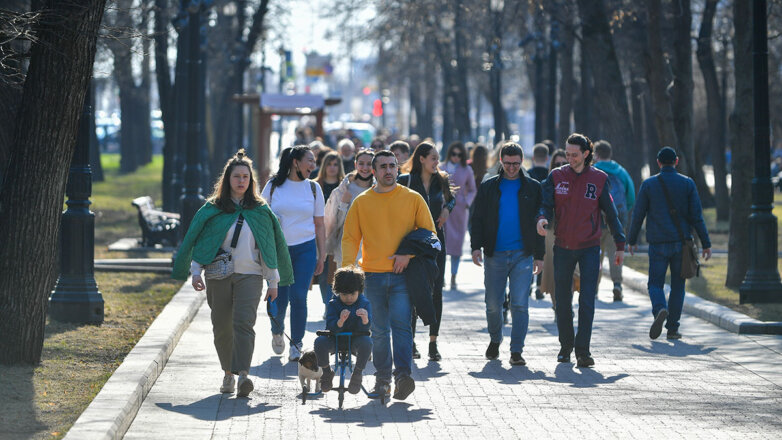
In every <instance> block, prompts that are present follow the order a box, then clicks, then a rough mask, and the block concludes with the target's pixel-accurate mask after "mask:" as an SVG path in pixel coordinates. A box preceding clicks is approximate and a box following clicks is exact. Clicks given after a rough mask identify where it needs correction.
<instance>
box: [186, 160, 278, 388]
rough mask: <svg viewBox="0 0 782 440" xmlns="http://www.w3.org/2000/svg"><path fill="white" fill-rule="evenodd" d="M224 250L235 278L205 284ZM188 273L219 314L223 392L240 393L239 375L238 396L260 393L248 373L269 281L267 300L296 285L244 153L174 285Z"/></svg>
mask: <svg viewBox="0 0 782 440" xmlns="http://www.w3.org/2000/svg"><path fill="white" fill-rule="evenodd" d="M237 229H238V231H239V232H238V233H236V231H237ZM234 243H235V246H233V244H234ZM221 249H222V250H223V251H230V252H231V259H232V261H233V264H234V271H233V274H231V275H229V276H228V277H227V278H223V279H209V278H207V280H206V285H204V281H203V279H202V277H201V270H202V269H203V267H204V266H206V265H208V264H210V263H211V262H212V261H213V260H214V259H215V256H216V255H217V254H218V252H219V251H220V250H221ZM188 269H189V272H190V274H191V275H192V277H193V278H192V283H193V287H194V288H195V290H198V291H201V290H204V289H206V299H207V302H208V304H209V308H210V309H212V331H213V333H214V344H215V348H216V349H217V356H218V358H219V359H220V366H221V367H222V369H223V371H224V372H225V376H224V377H223V384H222V386H221V387H220V392H222V393H233V392H234V391H235V390H236V385H237V382H236V380H235V378H234V375H235V374H238V375H239V381H238V387H239V391H238V392H237V395H238V396H240V397H245V396H247V395H249V394H250V392H251V391H252V390H253V383H252V381H251V380H250V379H249V378H248V377H247V374H248V372H249V370H250V362H251V360H252V354H253V348H254V347H255V330H254V329H253V327H254V326H255V317H256V314H257V310H258V304H259V302H260V299H261V293H262V291H263V279H264V278H265V279H266V281H267V283H268V289H267V291H266V297H264V300H269V301H273V300H274V299H275V298H276V297H277V286H278V285H281V286H287V285H290V284H293V270H292V268H291V260H290V256H289V255H288V245H287V244H286V243H285V237H284V236H283V233H282V229H281V228H280V224H279V223H278V221H277V217H275V215H274V214H273V213H272V211H271V209H269V205H268V204H267V203H266V202H265V201H264V200H263V198H261V196H260V194H259V193H258V187H257V185H256V180H255V178H254V175H253V171H252V161H251V160H250V159H248V158H247V157H246V156H245V153H244V150H243V149H241V150H239V152H237V153H236V155H235V156H234V157H232V158H231V159H229V160H228V162H227V163H226V164H225V168H224V169H223V177H222V178H221V179H219V180H218V181H217V183H216V184H215V187H214V191H213V192H212V195H211V196H210V197H209V199H207V202H206V203H205V204H204V206H202V207H201V209H199V210H198V212H197V213H196V215H195V217H194V218H193V220H192V222H191V223H190V228H189V229H188V230H187V234H186V235H185V238H184V240H182V244H181V246H180V247H179V252H178V253H177V257H176V260H175V261H174V272H173V276H174V278H176V279H181V280H185V279H187V275H188Z"/></svg>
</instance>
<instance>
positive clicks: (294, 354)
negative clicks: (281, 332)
mask: <svg viewBox="0 0 782 440" xmlns="http://www.w3.org/2000/svg"><path fill="white" fill-rule="evenodd" d="M301 349H302V344H301V342H299V343H298V344H291V349H290V350H289V351H288V360H289V361H291V362H295V361H298V360H299V358H301Z"/></svg>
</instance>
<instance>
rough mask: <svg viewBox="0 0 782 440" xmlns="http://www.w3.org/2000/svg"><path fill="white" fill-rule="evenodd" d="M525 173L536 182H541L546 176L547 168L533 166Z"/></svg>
mask: <svg viewBox="0 0 782 440" xmlns="http://www.w3.org/2000/svg"><path fill="white" fill-rule="evenodd" d="M527 174H529V176H530V177H532V178H533V179H535V180H537V181H538V182H543V181H544V180H546V177H548V168H546V167H539V166H534V167H532V168H530V169H528V170H527Z"/></svg>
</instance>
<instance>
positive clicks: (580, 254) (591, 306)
mask: <svg viewBox="0 0 782 440" xmlns="http://www.w3.org/2000/svg"><path fill="white" fill-rule="evenodd" d="M566 143H567V146H566V147H565V156H566V157H567V160H568V166H564V167H560V168H557V169H555V170H553V171H552V172H551V174H550V175H549V177H548V178H547V179H546V180H545V181H544V182H543V204H542V206H541V208H540V214H539V216H538V224H537V229H538V233H539V234H540V235H541V236H545V235H546V234H547V233H548V231H547V230H546V227H547V226H548V224H549V222H550V221H552V220H555V223H556V227H555V230H554V236H555V237H556V238H555V240H554V294H555V295H556V298H557V306H556V314H557V329H558V330H559V344H560V350H559V354H558V355H557V362H570V353H571V351H573V349H574V348H575V351H576V361H577V364H578V366H579V367H591V366H593V365H595V361H594V359H592V354H591V353H590V352H589V343H590V341H591V339H592V320H593V319H594V317H595V298H596V297H597V274H598V272H599V271H600V236H601V235H602V230H601V211H602V212H603V213H604V214H605V221H606V224H607V225H608V227H609V229H610V230H611V234H612V235H613V237H614V243H615V244H616V259H615V262H616V264H617V265H621V264H622V262H623V261H624V246H625V236H624V232H623V230H622V224H621V223H620V222H619V219H618V214H617V211H616V206H614V201H613V199H611V194H610V192H609V189H610V188H609V183H608V175H606V173H604V172H602V171H600V170H598V169H597V168H595V167H593V166H591V165H590V163H591V162H592V154H593V153H594V147H593V145H592V141H590V140H589V138H587V137H586V136H584V135H583V134H579V133H573V134H571V135H570V136H568V138H567V142H566ZM576 263H578V268H579V269H580V271H581V290H580V292H579V294H578V333H577V334H575V335H574V330H573V315H572V307H573V306H572V302H573V291H572V290H571V286H572V284H573V271H574V270H575V268H576Z"/></svg>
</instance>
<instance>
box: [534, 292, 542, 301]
mask: <svg viewBox="0 0 782 440" xmlns="http://www.w3.org/2000/svg"><path fill="white" fill-rule="evenodd" d="M535 299H537V300H541V299H543V292H541V291H540V289H535Z"/></svg>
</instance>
